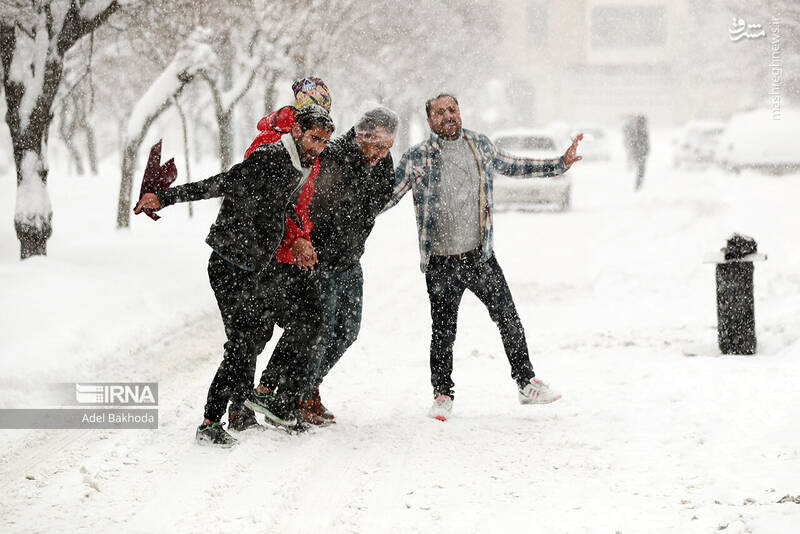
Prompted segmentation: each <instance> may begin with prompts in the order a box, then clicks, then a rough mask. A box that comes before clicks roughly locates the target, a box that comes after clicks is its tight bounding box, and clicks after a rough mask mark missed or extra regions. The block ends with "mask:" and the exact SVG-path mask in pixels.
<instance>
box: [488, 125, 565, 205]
mask: <svg viewBox="0 0 800 534" xmlns="http://www.w3.org/2000/svg"><path fill="white" fill-rule="evenodd" d="M493 141H494V144H495V146H497V148H499V149H500V150H502V151H503V152H508V153H509V154H514V155H515V156H523V157H526V158H536V159H549V158H558V157H560V156H561V155H562V154H563V150H562V148H561V147H560V146H559V143H558V142H557V140H556V137H555V135H553V133H551V132H550V131H547V130H530V129H524V130H509V131H505V132H500V133H498V134H496V135H495V136H494V139H493ZM571 190H572V183H571V180H570V178H569V176H568V175H562V176H557V177H552V178H536V177H526V176H503V175H501V174H496V175H495V180H494V205H495V208H497V209H518V210H535V209H537V208H540V207H545V206H547V207H552V208H555V209H558V210H561V211H565V210H568V209H569V206H570V199H571Z"/></svg>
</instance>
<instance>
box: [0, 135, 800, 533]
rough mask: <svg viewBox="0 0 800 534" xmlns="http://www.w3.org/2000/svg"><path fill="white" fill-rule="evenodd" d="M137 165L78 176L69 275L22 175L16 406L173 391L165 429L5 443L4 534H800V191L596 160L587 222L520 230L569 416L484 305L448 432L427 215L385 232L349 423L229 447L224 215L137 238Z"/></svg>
mask: <svg viewBox="0 0 800 534" xmlns="http://www.w3.org/2000/svg"><path fill="white" fill-rule="evenodd" d="M666 139H667V136H666V134H664V135H663V136H661V141H662V142H661V144H660V146H664V144H665V142H666ZM658 141H659V138H658V137H656V142H655V143H654V145H656V146H659V143H658ZM167 150H168V148H167V147H166V146H165V151H167ZM113 159H114V158H110V161H108V162H107V166H106V167H105V176H104V177H102V178H100V177H98V178H80V177H69V176H59V171H58V167H57V166H56V165H54V168H53V170H51V179H50V192H51V197H52V203H53V208H54V212H55V220H54V227H55V233H54V235H53V238H52V239H51V240H50V243H49V255H48V256H47V257H46V258H33V259H30V260H26V261H25V262H22V263H21V262H19V260H18V259H17V258H18V248H17V247H18V245H17V241H16V239H15V237H14V232H13V225H12V224H11V221H12V217H13V208H14V206H13V202H14V200H13V199H14V178H13V175H12V171H13V169H8V170H7V172H6V173H5V174H4V175H3V176H1V177H0V190H2V192H3V194H2V195H0V221H5V222H4V223H3V224H2V225H0V289H1V290H0V294H2V296H3V306H2V311H1V312H0V313H2V314H3V316H2V321H0V339H2V341H1V342H0V348H1V349H2V350H1V351H0V352H2V357H1V358H0V407H2V408H26V407H37V406H39V405H40V404H41V401H40V400H39V399H41V398H42V394H43V392H44V391H45V390H46V389H47V388H48V387H49V384H51V383H54V382H75V381H87V382H122V381H156V382H158V383H159V387H160V389H159V394H160V399H159V400H160V403H159V404H160V406H159V415H160V428H159V429H158V430H156V431H137V430H125V431H99V430H66V431H57V430H28V431H10V430H5V431H3V434H2V436H1V437H0V443H2V445H3V446H2V451H1V452H0V486H2V489H1V490H0V509H2V510H3V513H2V515H1V516H2V519H0V530H2V531H3V532H45V531H50V532H52V531H64V532H75V531H92V532H107V531H111V530H112V529H113V530H115V531H120V532H197V531H200V530H203V531H212V532H236V531H243V532H244V531H255V532H326V533H350V532H358V533H362V532H363V533H366V532H425V533H428V532H507V531H512V530H514V531H520V530H524V531H526V532H568V533H573V532H590V533H595V532H610V533H613V532H624V533H631V532H647V533H651V532H682V533H683V532H686V533H691V532H717V531H724V532H732V533H765V534H773V533H782V532H785V533H794V532H797V531H798V530H799V529H800V504H797V503H796V502H792V501H800V483H798V479H799V475H800V453H798V449H799V448H800V445H799V443H800V430H798V427H797V423H798V421H800V402H798V401H800V390H799V389H798V386H797V384H798V374H799V373H798V371H799V370H800V343H799V342H798V339H799V338H800V313H798V311H800V249H799V247H798V246H797V245H796V233H797V231H798V229H800V211H798V210H797V208H796V199H797V198H799V197H800V176H798V175H792V176H783V177H769V176H761V175H758V174H754V173H747V172H743V173H742V174H740V175H736V176H734V175H727V174H724V173H722V172H719V171H717V170H712V171H709V172H705V173H688V172H682V173H676V172H673V171H671V170H669V169H667V168H666V167H665V163H666V161H668V159H669V158H668V154H665V153H661V152H656V154H655V156H654V159H653V160H652V161H651V163H650V166H649V173H648V176H647V178H646V180H645V184H644V189H643V191H641V192H639V193H634V192H633V190H632V189H633V177H632V176H631V175H630V173H628V172H627V171H626V170H625V169H624V166H623V165H622V164H621V163H620V162H619V161H618V160H615V161H612V162H611V163H607V164H600V163H594V164H593V163H590V162H581V163H579V164H577V165H576V167H575V169H573V171H571V172H573V180H574V185H573V191H574V203H573V204H574V208H573V210H572V211H571V212H569V213H564V214H561V213H499V214H497V215H496V219H495V220H496V232H495V235H496V250H497V256H498V258H499V260H500V263H501V265H502V266H503V268H504V269H505V273H506V276H507V277H508V280H509V283H510V285H511V288H512V292H513V294H514V298H515V301H516V303H517V306H518V308H519V310H520V314H521V316H522V318H523V322H524V324H525V327H526V332H527V334H528V339H529V344H530V346H531V352H532V355H533V361H534V368H535V369H536V371H537V374H538V375H539V376H540V377H541V378H543V379H544V380H545V381H548V382H549V383H550V384H551V385H552V386H554V387H556V388H558V389H560V390H561V391H562V392H563V394H564V398H563V400H561V401H559V402H557V403H555V404H552V405H548V406H539V407H525V406H520V405H519V404H518V403H517V400H516V392H515V390H514V386H513V383H512V381H511V379H510V378H509V376H508V374H509V369H508V363H507V362H506V359H505V356H504V355H503V352H502V346H501V344H500V340H499V336H498V335H497V331H496V329H495V328H494V326H493V325H492V324H491V322H490V320H489V317H488V314H487V313H486V311H485V309H484V308H483V307H482V306H481V305H480V303H479V302H478V301H477V299H475V298H474V297H473V296H472V295H471V294H468V295H466V296H465V298H464V300H463V303H462V307H461V314H460V317H459V329H460V330H459V335H458V339H457V341H456V361H455V373H454V379H455V382H456V389H457V398H456V402H455V411H454V414H453V417H452V419H451V420H449V421H447V422H446V423H440V422H438V421H435V420H431V419H429V418H427V417H426V411H427V408H428V407H429V404H430V401H431V392H430V386H429V375H428V366H427V362H428V342H429V316H428V301H427V296H426V293H425V287H424V279H423V277H422V275H421V274H420V272H419V270H418V267H417V266H418V255H417V245H416V234H415V229H414V222H413V215H412V208H411V205H410V199H405V200H404V201H403V202H402V203H401V204H400V205H399V206H398V207H397V208H395V209H394V210H393V211H391V212H389V213H387V214H386V215H383V216H382V217H381V218H380V219H379V222H378V224H377V225H376V228H375V231H374V233H373V236H372V237H371V238H370V242H369V243H368V246H367V253H366V256H365V258H364V271H365V310H364V322H363V326H362V330H361V335H360V337H359V339H358V341H357V342H356V344H355V345H354V346H353V347H352V348H351V350H350V351H349V352H348V353H347V354H346V355H345V357H344V358H343V359H342V361H341V363H340V364H339V366H338V367H337V368H335V369H334V371H333V372H332V373H331V375H330V376H329V378H328V379H327V380H326V382H325V384H324V385H323V388H322V394H323V399H324V401H325V403H326V405H327V406H328V407H329V408H331V409H332V410H333V411H334V412H335V413H336V415H337V420H338V424H336V425H334V426H332V427H329V428H324V429H315V430H312V431H310V432H308V433H306V434H304V435H300V436H288V435H286V434H283V433H280V432H277V431H271V430H268V431H266V432H262V433H259V432H248V433H245V434H243V435H240V439H241V443H240V445H239V446H237V447H235V448H234V449H231V450H227V451H226V450H216V449H207V448H201V447H198V446H196V445H195V444H194V441H193V437H194V427H195V426H196V425H197V424H198V423H199V422H200V419H201V416H202V407H203V403H204V401H205V394H206V389H207V387H208V384H209V381H210V379H211V377H212V375H213V373H214V371H215V370H216V367H217V364H218V361H219V358H220V355H221V349H222V343H223V339H224V337H223V331H222V324H221V320H220V318H219V316H218V311H217V309H216V307H215V304H214V300H213V295H212V293H211V290H210V288H209V287H208V282H207V278H206V272H205V269H206V263H205V262H206V260H207V256H208V249H207V247H206V246H205V245H204V243H203V239H204V237H205V234H206V232H207V229H208V226H209V224H210V223H211V221H213V218H214V216H215V214H216V208H217V204H216V203H215V201H206V202H204V203H202V204H196V205H195V210H196V211H195V216H194V218H192V219H189V218H188V217H187V208H186V206H174V207H171V208H169V209H168V210H165V211H164V212H162V213H163V218H162V220H160V221H159V222H157V223H154V222H153V221H151V220H149V219H146V218H144V217H135V218H134V220H133V226H132V228H131V230H129V231H123V232H120V231H116V230H114V228H113V226H114V213H115V209H116V208H115V204H116V198H117V187H118V171H117V170H116V169H117V167H116V163H115V162H114V161H113ZM205 170H206V175H207V174H209V173H211V172H213V170H214V169H213V166H209V167H208V168H206V169H205ZM201 174H202V173H201V172H200V171H199V170H197V171H195V175H201ZM136 187H137V188H138V184H137V185H136ZM735 231H738V232H742V233H746V234H749V235H752V236H754V237H755V238H756V239H757V241H758V243H759V249H760V250H761V251H764V252H766V253H768V254H769V260H768V261H767V262H765V263H760V264H757V266H756V272H755V287H756V319H757V333H758V341H759V350H758V354H757V355H756V356H752V357H743V356H720V355H719V354H718V349H717V348H716V309H715V305H716V301H715V286H714V267H713V266H712V265H705V264H702V263H701V261H702V259H703V256H704V254H705V253H706V252H709V251H712V250H715V249H718V248H719V247H721V246H723V244H724V241H725V239H726V237H727V236H728V235H729V234H730V233H732V232H735ZM276 337H277V336H276ZM273 345H274V342H273V343H272V344H271V345H270V347H268V349H267V351H265V354H264V355H263V356H262V358H261V359H260V360H259V367H260V368H262V367H263V365H264V364H265V363H266V359H267V357H268V355H269V353H270V349H271V347H272V346H273ZM786 495H789V496H791V497H792V498H793V499H792V501H789V502H786V500H784V499H782V498H783V497H784V496H786ZM781 500H784V502H779V501H781Z"/></svg>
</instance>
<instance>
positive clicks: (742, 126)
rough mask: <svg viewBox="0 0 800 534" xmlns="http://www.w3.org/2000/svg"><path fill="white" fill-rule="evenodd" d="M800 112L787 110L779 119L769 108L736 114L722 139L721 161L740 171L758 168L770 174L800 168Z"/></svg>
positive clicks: (728, 168) (721, 163) (725, 165)
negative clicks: (799, 147) (799, 148)
mask: <svg viewBox="0 0 800 534" xmlns="http://www.w3.org/2000/svg"><path fill="white" fill-rule="evenodd" d="M798 139H800V111H796V110H788V109H783V110H781V112H780V119H779V120H776V118H775V117H774V116H773V114H772V112H771V111H770V110H768V109H759V110H755V111H747V112H743V113H737V114H735V115H734V116H733V117H732V118H731V120H730V122H729V123H728V126H727V127H726V128H725V132H724V133H723V134H722V136H721V138H720V142H719V151H718V155H717V161H718V162H719V164H720V165H722V166H723V167H724V168H725V169H727V170H730V171H732V172H739V171H740V170H742V169H758V170H760V171H763V172H767V173H770V174H786V173H791V172H798V171H800V150H798V149H797V147H798V144H797V143H798V141H797V140H798Z"/></svg>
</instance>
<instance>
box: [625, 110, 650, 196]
mask: <svg viewBox="0 0 800 534" xmlns="http://www.w3.org/2000/svg"><path fill="white" fill-rule="evenodd" d="M624 137H625V149H626V150H627V152H628V161H630V163H631V164H632V165H633V167H634V172H635V173H636V190H637V191H638V190H639V189H641V187H642V183H643V182H644V170H645V163H647V154H648V153H649V152H650V138H649V135H648V133H647V117H645V116H644V115H634V116H633V117H631V118H630V119H629V120H628V122H627V123H626V124H625V129H624Z"/></svg>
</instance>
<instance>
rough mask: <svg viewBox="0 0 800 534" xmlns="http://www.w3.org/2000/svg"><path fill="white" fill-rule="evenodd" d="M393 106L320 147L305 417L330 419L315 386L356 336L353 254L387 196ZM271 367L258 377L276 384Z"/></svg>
mask: <svg viewBox="0 0 800 534" xmlns="http://www.w3.org/2000/svg"><path fill="white" fill-rule="evenodd" d="M398 123H399V120H398V117H397V114H396V113H394V112H393V111H392V110H390V109H388V108H385V107H383V106H375V107H373V108H372V109H369V110H368V111H366V112H365V113H363V114H362V115H361V117H360V118H359V119H358V121H357V122H356V124H355V126H354V127H353V128H351V129H350V130H349V131H348V132H347V133H345V134H344V135H342V136H340V137H338V138H336V139H334V140H333V141H331V142H330V143H329V144H328V146H327V147H326V149H325V151H324V152H322V154H321V155H320V159H319V162H320V170H319V176H318V178H317V184H316V192H315V193H314V198H313V199H312V201H311V205H310V206H309V214H310V217H311V221H312V222H313V223H314V228H313V230H312V231H311V242H312V243H313V244H314V249H315V250H316V253H317V258H318V263H317V264H316V266H315V268H314V270H315V272H316V275H317V277H318V280H319V282H320V288H321V298H322V309H323V325H324V326H323V331H322V336H321V339H320V342H319V344H318V352H317V355H316V356H317V357H316V359H315V361H316V362H317V364H318V365H317V366H316V369H313V370H312V372H311V373H310V377H311V379H310V380H309V384H308V388H309V391H308V392H307V393H306V395H304V397H303V398H304V399H308V400H305V401H303V403H302V404H301V405H300V415H301V416H302V418H303V420H304V421H305V422H307V423H310V424H314V425H324V424H326V423H327V424H330V423H331V422H333V421H334V418H333V414H331V413H330V412H329V411H328V410H327V409H326V408H325V406H324V405H323V404H322V401H321V399H320V395H319V386H320V384H321V383H322V380H323V379H324V378H325V376H326V375H327V374H328V372H330V370H331V368H332V367H333V366H334V365H336V363H337V362H338V361H339V359H340V358H341V357H342V355H343V354H344V353H345V351H346V350H347V348H348V347H350V345H352V344H353V342H354V341H355V340H356V337H358V332H359V329H360V327H361V309H362V295H363V285H364V278H363V274H362V271H361V256H362V255H363V254H364V246H365V243H366V240H367V237H369V234H370V232H372V228H373V226H374V225H375V218H376V217H377V216H378V214H379V213H380V212H381V210H382V209H383V207H384V206H385V205H386V204H387V202H388V201H389V199H390V198H391V195H392V189H393V185H394V163H393V161H392V156H391V154H390V153H389V149H391V148H392V145H393V144H394V140H395V134H396V132H397V126H398ZM281 372H285V371H282V370H280V369H277V368H273V369H269V368H268V369H267V371H265V374H264V376H263V377H262V384H263V383H267V384H270V385H272V384H274V385H275V387H277V388H278V389H280V385H279V380H278V378H279V376H280V374H281Z"/></svg>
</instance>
